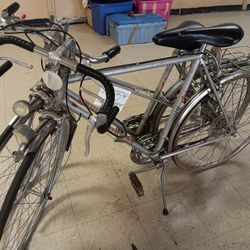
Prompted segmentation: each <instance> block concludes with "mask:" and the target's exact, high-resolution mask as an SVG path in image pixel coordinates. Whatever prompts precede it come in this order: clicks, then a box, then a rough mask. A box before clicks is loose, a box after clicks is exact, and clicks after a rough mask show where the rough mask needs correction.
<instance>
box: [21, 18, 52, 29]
mask: <svg viewBox="0 0 250 250" xmlns="http://www.w3.org/2000/svg"><path fill="white" fill-rule="evenodd" d="M49 23H50V20H49V19H48V18H35V19H27V20H22V21H20V24H23V25H26V26H31V27H43V26H46V25H47V24H49Z"/></svg>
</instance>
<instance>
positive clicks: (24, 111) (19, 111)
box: [13, 100, 30, 117]
mask: <svg viewBox="0 0 250 250" xmlns="http://www.w3.org/2000/svg"><path fill="white" fill-rule="evenodd" d="M13 111H14V113H15V114H16V115H17V116H20V117H25V116H26V115H28V114H29V112H30V104H29V103H28V102H27V101H24V100H20V101H17V102H16V103H15V104H14V105H13Z"/></svg>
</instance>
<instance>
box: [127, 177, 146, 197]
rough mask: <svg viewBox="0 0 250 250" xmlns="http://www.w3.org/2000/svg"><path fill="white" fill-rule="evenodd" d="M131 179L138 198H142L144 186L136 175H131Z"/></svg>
mask: <svg viewBox="0 0 250 250" xmlns="http://www.w3.org/2000/svg"><path fill="white" fill-rule="evenodd" d="M129 179H130V181H131V184H132V186H133V188H134V190H135V192H136V194H137V195H138V197H142V196H143V195H144V190H143V186H142V184H141V182H140V180H139V179H138V177H137V176H136V174H130V175H129Z"/></svg>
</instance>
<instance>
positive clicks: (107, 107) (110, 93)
mask: <svg viewBox="0 0 250 250" xmlns="http://www.w3.org/2000/svg"><path fill="white" fill-rule="evenodd" d="M76 70H77V71H79V72H80V73H82V74H83V75H86V76H89V77H91V78H94V79H96V80H97V81H99V82H100V83H101V84H102V85H103V87H104V90H105V92H106V100H105V102H104V104H103V106H102V108H101V109H100V111H99V113H104V114H106V115H108V114H109V113H110V111H111V109H112V107H113V105H114V101H115V91H114V87H113V85H112V83H111V82H110V80H109V79H108V78H106V76H105V75H103V74H102V73H101V72H99V71H97V70H94V69H92V68H90V67H88V66H85V65H83V64H78V66H77V69H76Z"/></svg>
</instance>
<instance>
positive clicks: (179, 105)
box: [155, 46, 205, 152]
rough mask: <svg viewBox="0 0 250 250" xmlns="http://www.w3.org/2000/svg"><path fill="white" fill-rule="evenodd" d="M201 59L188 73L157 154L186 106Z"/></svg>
mask: <svg viewBox="0 0 250 250" xmlns="http://www.w3.org/2000/svg"><path fill="white" fill-rule="evenodd" d="M202 47H203V46H202ZM201 49H205V47H204V48H201ZM201 57H202V54H201V55H200V58H198V59H196V60H194V61H193V62H192V64H191V68H190V71H189V73H188V75H187V77H186V79H185V81H184V83H183V85H182V87H181V90H180V93H179V94H178V96H177V99H176V101H175V103H174V105H173V109H172V111H171V114H170V116H169V118H168V120H167V121H166V124H165V127H164V129H163V130H162V132H161V135H160V138H159V141H158V143H157V145H156V148H155V151H156V152H157V151H159V150H161V148H162V146H163V144H164V142H165V140H166V138H167V137H168V133H169V131H170V129H171V127H172V125H173V123H174V121H175V119H176V117H177V115H178V114H179V112H180V110H181V109H182V107H183V106H184V104H185V103H184V99H185V96H186V93H187V90H188V89H189V87H190V84H191V82H192V80H193V78H194V75H195V73H196V71H197V68H198V67H199V64H200V60H201Z"/></svg>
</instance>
